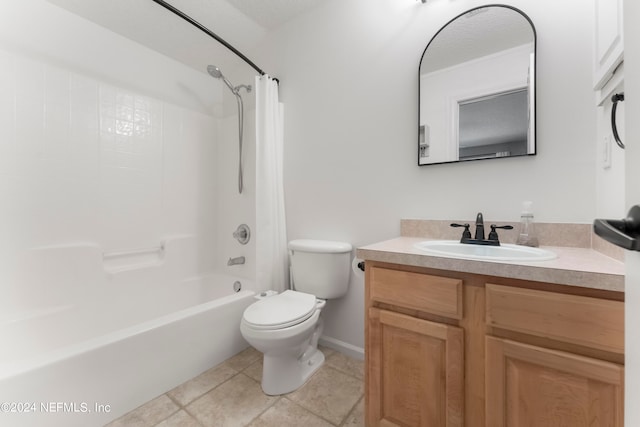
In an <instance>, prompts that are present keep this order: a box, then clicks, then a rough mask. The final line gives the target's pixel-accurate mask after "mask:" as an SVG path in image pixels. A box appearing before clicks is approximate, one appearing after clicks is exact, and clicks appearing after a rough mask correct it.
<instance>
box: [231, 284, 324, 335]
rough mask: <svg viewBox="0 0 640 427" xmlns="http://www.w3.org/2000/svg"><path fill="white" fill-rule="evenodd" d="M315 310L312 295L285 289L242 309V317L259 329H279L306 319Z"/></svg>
mask: <svg viewBox="0 0 640 427" xmlns="http://www.w3.org/2000/svg"><path fill="white" fill-rule="evenodd" d="M315 310H316V297H315V296H314V295H311V294H306V293H304V292H297V291H291V290H286V291H284V292H283V293H281V294H278V295H274V296H272V297H268V298H265V299H262V300H260V301H258V302H255V303H253V304H251V305H250V306H249V307H247V309H246V310H245V311H244V316H243V318H244V320H245V322H246V323H248V324H250V325H251V326H255V327H257V328H259V329H280V328H286V327H288V326H293V325H296V324H298V323H300V322H302V321H304V320H306V319H308V318H309V317H311V315H312V314H313V313H314V312H315Z"/></svg>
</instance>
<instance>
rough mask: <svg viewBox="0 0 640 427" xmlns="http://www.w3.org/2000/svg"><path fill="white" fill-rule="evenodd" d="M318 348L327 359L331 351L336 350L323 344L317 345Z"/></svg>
mask: <svg viewBox="0 0 640 427" xmlns="http://www.w3.org/2000/svg"><path fill="white" fill-rule="evenodd" d="M318 350H320V351H321V352H322V354H324V358H325V359H328V358H329V357H331V355H332V354H333V353H335V352H336V351H335V350H334V349H332V348H329V347H325V346H323V345H318Z"/></svg>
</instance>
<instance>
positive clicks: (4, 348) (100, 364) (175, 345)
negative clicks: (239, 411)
mask: <svg viewBox="0 0 640 427" xmlns="http://www.w3.org/2000/svg"><path fill="white" fill-rule="evenodd" d="M237 280H238V279H236V278H234V277H230V276H224V275H208V276H203V277H197V278H192V279H187V280H179V281H175V283H173V284H166V283H163V284H162V286H157V284H156V286H155V287H154V290H153V292H149V289H148V287H149V286H153V284H149V283H145V284H142V285H140V286H137V287H136V286H135V285H133V284H132V283H128V284H127V291H126V292H125V291H122V290H119V291H118V292H104V293H103V294H99V295H98V296H99V297H98V298H95V297H94V298H93V299H91V300H90V301H85V303H84V304H54V305H52V306H50V307H46V308H39V309H32V310H23V311H22V312H14V313H12V314H11V315H10V316H7V315H5V316H4V317H3V318H0V339H1V340H2V345H1V347H0V405H1V407H0V425H2V426H4V425H7V426H9V425H10V426H38V427H41V426H65V427H66V426H69V427H72V426H78V427H86V426H102V425H104V424H106V423H108V422H109V421H111V420H113V419H115V418H118V417H119V416H121V415H122V414H124V413H126V412H128V411H130V410H132V409H134V408H136V407H138V406H140V405H141V404H142V403H144V402H147V401H149V400H151V399H153V398H154V397H156V396H158V395H161V394H162V393H165V392H167V391H169V390H170V389H172V388H173V387H175V386H177V385H179V384H181V383H183V382H184V381H186V380H188V379H190V378H192V377H194V376H196V375H198V374H199V373H201V372H203V371H205V370H206V369H208V368H210V367H212V366H215V365H216V364H218V363H220V362H222V361H224V360H225V359H227V358H229V357H230V356H232V355H234V354H236V353H237V352H239V351H241V350H243V349H244V348H246V347H247V346H248V344H247V343H246V341H245V340H244V339H243V338H242V336H241V334H240V328H239V325H240V319H241V318H242V313H243V311H244V309H245V308H246V307H247V306H248V305H249V304H251V303H252V302H254V301H255V300H254V298H253V295H254V292H253V291H251V290H246V289H247V288H248V289H251V288H252V286H251V284H250V283H248V282H249V281H247V280H246V279H240V280H239V281H240V282H241V283H242V285H243V288H244V289H245V290H240V291H238V292H235V291H234V289H233V287H234V283H235V282H236V281H237ZM147 282H148V281H147ZM105 288H108V286H105ZM94 294H95V292H94Z"/></svg>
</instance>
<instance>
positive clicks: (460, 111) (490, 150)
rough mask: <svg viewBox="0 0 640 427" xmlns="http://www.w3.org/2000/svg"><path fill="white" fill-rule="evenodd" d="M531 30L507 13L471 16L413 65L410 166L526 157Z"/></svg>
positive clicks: (488, 10) (531, 133)
mask: <svg viewBox="0 0 640 427" xmlns="http://www.w3.org/2000/svg"><path fill="white" fill-rule="evenodd" d="M535 38H536V36H535V30H534V28H533V24H532V23H531V21H530V20H529V18H528V17H527V16H526V15H524V14H523V13H522V12H520V11H519V10H517V9H515V8H512V7H510V6H502V5H492V6H483V7H480V8H475V9H472V10H470V11H468V12H466V13H463V14H462V15H459V16H458V17H456V18H454V19H453V20H451V21H450V22H449V23H448V24H447V25H445V26H444V27H443V28H442V29H440V31H438V33H436V35H435V36H434V37H433V38H432V39H431V41H430V42H429V44H428V45H427V48H426V49H425V51H424V54H423V56H422V61H421V62H420V69H419V77H420V94H419V106H418V109H419V118H420V127H419V133H418V143H419V152H418V156H419V157H418V164H420V165H427V164H434V163H450V162H457V161H464V160H477V159H489V158H496V157H510V156H523V155H532V154H535V152H536V146H535V73H534V71H535Z"/></svg>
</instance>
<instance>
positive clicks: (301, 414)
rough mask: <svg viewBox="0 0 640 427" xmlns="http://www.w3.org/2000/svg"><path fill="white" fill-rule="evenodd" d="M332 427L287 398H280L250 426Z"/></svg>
mask: <svg viewBox="0 0 640 427" xmlns="http://www.w3.org/2000/svg"><path fill="white" fill-rule="evenodd" d="M294 426H295V427H298V426H299V427H332V426H333V424H331V423H328V422H327V421H325V420H323V419H322V418H320V417H318V416H317V415H314V414H312V413H311V412H309V411H307V410H306V409H304V408H303V407H301V406H298V405H296V404H295V403H293V402H292V401H290V400H289V399H287V398H282V399H280V400H278V401H277V402H276V404H275V405H273V406H272V407H271V408H269V409H267V410H266V411H265V412H264V413H263V414H262V415H260V417H258V418H257V419H256V420H254V421H253V422H252V423H251V424H250V427H294Z"/></svg>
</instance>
